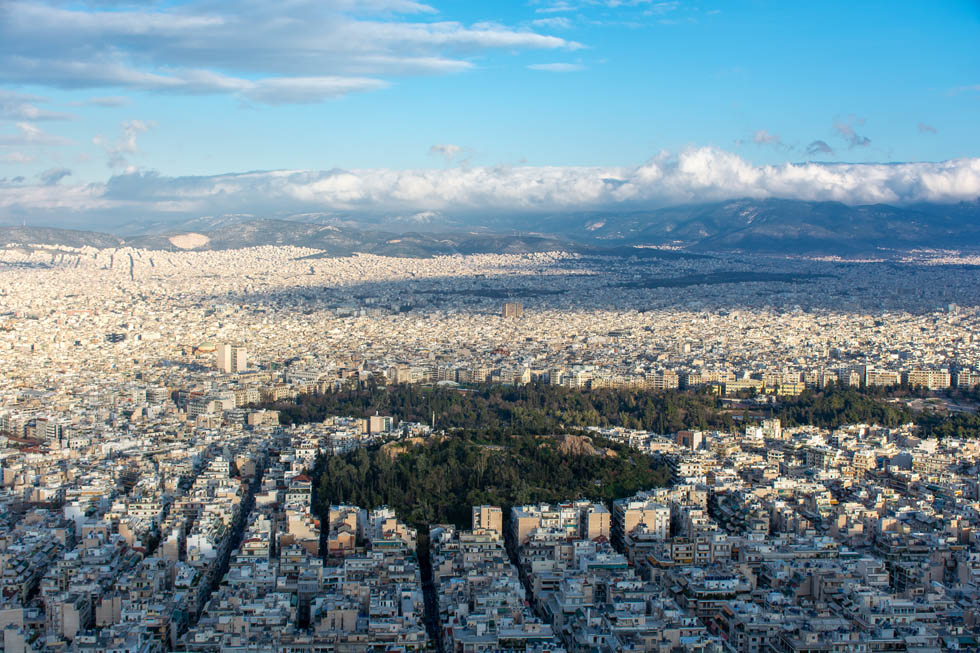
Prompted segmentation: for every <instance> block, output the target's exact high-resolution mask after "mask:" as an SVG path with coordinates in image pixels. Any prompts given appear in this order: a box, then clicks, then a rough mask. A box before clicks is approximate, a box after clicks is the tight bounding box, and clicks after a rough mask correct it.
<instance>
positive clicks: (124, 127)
mask: <svg viewBox="0 0 980 653" xmlns="http://www.w3.org/2000/svg"><path fill="white" fill-rule="evenodd" d="M155 126H156V123H154V122H153V121H149V120H127V121H125V122H123V123H122V124H121V125H120V129H121V135H120V137H119V139H118V140H117V141H115V142H112V143H110V142H109V141H108V140H107V139H106V138H105V137H104V136H102V135H101V134H100V135H98V136H96V137H94V138H93V139H92V143H93V144H94V145H98V146H99V147H101V148H102V149H104V150H105V152H106V155H107V156H108V161H107V163H108V165H109V167H110V168H128V167H129V160H128V158H127V157H128V155H131V154H137V153H139V151H140V149H139V146H138V145H137V144H136V137H137V135H138V134H142V133H145V132H148V131H150V129H152V128H153V127H155Z"/></svg>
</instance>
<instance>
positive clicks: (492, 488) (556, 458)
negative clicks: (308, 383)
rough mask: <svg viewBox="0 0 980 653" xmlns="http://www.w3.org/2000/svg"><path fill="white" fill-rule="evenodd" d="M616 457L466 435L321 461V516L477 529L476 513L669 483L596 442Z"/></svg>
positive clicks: (663, 471)
mask: <svg viewBox="0 0 980 653" xmlns="http://www.w3.org/2000/svg"><path fill="white" fill-rule="evenodd" d="M596 443H597V444H599V445H601V446H603V447H608V448H609V449H610V450H611V452H612V453H610V454H607V455H591V454H589V453H574V452H568V451H562V450H560V448H559V440H558V438H555V437H552V436H531V435H517V436H510V437H508V438H507V439H506V441H505V444H490V443H488V442H486V439H485V437H484V434H483V433H482V432H474V431H460V432H457V433H454V434H453V435H452V437H445V438H433V439H431V440H428V441H426V442H425V443H422V444H414V445H412V444H403V443H398V445H397V448H395V449H392V448H391V447H392V446H396V445H390V446H389V447H385V448H377V449H373V450H368V449H358V450H356V451H354V452H351V453H348V454H345V455H338V456H321V457H320V458H318V460H317V463H316V466H315V468H314V470H313V473H314V478H315V480H316V504H315V509H316V510H317V512H318V513H319V514H320V515H321V518H326V516H327V514H326V513H327V509H328V507H329V506H330V505H331V504H339V503H350V504H354V505H359V506H362V507H374V506H379V505H388V506H390V507H392V508H394V509H395V511H396V513H397V514H398V515H399V516H400V517H401V518H402V519H403V520H404V521H406V522H407V523H409V524H411V525H413V526H415V527H423V526H424V525H426V524H432V523H453V524H456V525H458V526H461V527H469V524H470V517H471V513H470V510H471V507H472V506H476V505H483V504H491V505H498V506H502V507H503V508H504V510H505V511H506V510H509V507H510V506H512V505H521V504H526V503H534V502H539V501H566V500H570V499H575V498H587V499H591V500H593V501H600V500H601V501H606V502H608V501H610V500H612V499H615V498H621V497H626V496H631V495H633V494H635V493H636V492H637V491H638V490H641V489H650V488H653V487H658V486H662V485H664V484H666V483H667V481H668V479H669V477H670V473H669V470H668V469H667V467H666V466H665V465H664V464H663V463H661V462H658V461H657V459H655V458H653V457H651V456H647V455H644V454H641V453H639V452H637V451H634V450H631V449H629V448H628V447H625V446H623V445H620V444H616V443H612V442H605V441H601V442H600V441H596Z"/></svg>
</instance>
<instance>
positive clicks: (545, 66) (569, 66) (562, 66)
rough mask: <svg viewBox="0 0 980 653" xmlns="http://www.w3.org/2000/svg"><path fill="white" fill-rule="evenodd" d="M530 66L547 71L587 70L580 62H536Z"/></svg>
mask: <svg viewBox="0 0 980 653" xmlns="http://www.w3.org/2000/svg"><path fill="white" fill-rule="evenodd" d="M528 68H529V69H531V70H540V71H543V72H546V73H576V72H579V71H580V70H585V66H583V65H582V64H578V63H534V64H531V65H529V66H528Z"/></svg>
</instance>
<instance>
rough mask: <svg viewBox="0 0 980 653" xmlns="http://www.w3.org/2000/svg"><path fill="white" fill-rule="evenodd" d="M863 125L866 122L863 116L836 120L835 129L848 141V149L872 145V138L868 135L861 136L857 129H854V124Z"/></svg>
mask: <svg viewBox="0 0 980 653" xmlns="http://www.w3.org/2000/svg"><path fill="white" fill-rule="evenodd" d="M852 123H853V124H857V125H858V126H861V125H863V124H864V120H863V119H861V118H854V117H853V116H852V117H850V118H848V119H847V120H846V121H844V120H835V121H834V129H835V130H836V131H837V133H838V134H840V136H841V138H843V139H844V140H845V141H847V149H849V150H850V149H854V148H855V147H867V146H868V145H871V139H870V138H868V137H867V136H861V135H860V134H858V133H857V132H856V131H854V127H853V124H852Z"/></svg>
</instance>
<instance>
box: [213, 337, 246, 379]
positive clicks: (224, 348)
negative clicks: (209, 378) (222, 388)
mask: <svg viewBox="0 0 980 653" xmlns="http://www.w3.org/2000/svg"><path fill="white" fill-rule="evenodd" d="M215 359H216V366H217V368H218V369H219V370H221V371H222V372H224V373H225V374H233V373H235V372H243V371H245V369H246V368H247V367H248V352H247V351H246V349H245V347H244V346H243V345H229V344H224V345H218V348H217V349H216V350H215Z"/></svg>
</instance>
